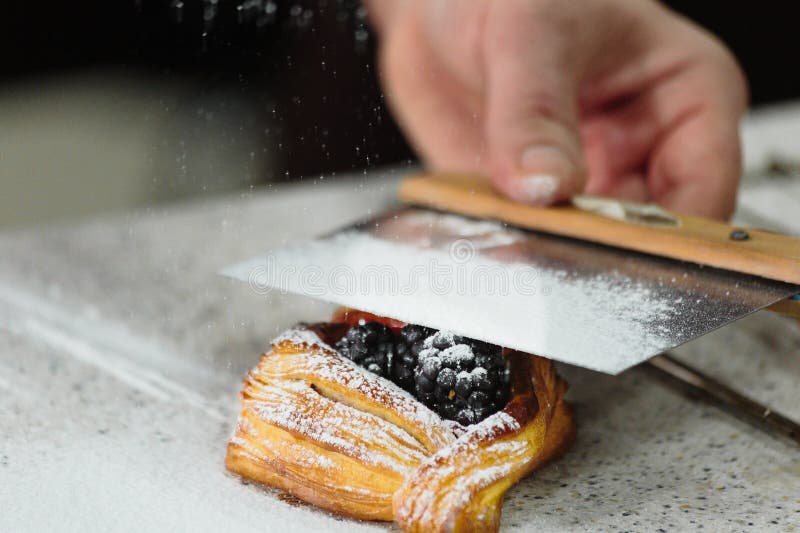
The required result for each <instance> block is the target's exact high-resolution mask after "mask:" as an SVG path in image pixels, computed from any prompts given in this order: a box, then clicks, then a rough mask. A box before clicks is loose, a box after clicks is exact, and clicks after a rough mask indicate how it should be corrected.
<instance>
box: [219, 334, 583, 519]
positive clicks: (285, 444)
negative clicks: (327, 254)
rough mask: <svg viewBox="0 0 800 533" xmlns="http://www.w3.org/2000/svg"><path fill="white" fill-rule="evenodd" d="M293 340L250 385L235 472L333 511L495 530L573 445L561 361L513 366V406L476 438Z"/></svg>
mask: <svg viewBox="0 0 800 533" xmlns="http://www.w3.org/2000/svg"><path fill="white" fill-rule="evenodd" d="M328 330H329V328H326V327H321V326H314V327H310V328H308V329H303V330H296V331H294V332H289V333H288V334H285V335H283V336H282V337H281V338H279V339H277V340H276V341H275V342H274V343H273V348H272V350H271V351H270V352H269V353H268V354H266V355H264V356H263V357H262V360H261V362H260V363H259V364H258V366H256V367H255V368H254V369H253V370H252V371H251V372H250V374H249V375H248V377H247V378H246V379H245V382H244V388H243V390H242V393H241V401H242V412H241V414H240V416H239V423H238V427H237V429H236V432H235V433H234V435H233V437H232V438H231V442H230V444H229V445H228V454H227V457H226V467H227V468H228V469H229V470H231V471H232V472H236V473H238V474H240V475H242V476H245V477H247V478H250V479H254V480H256V481H258V482H261V483H264V484H267V485H270V486H274V487H277V488H280V489H282V490H285V491H286V492H289V493H290V494H292V495H294V496H296V497H298V498H300V499H302V500H305V501H307V502H310V503H312V504H314V505H317V506H319V507H322V508H324V509H327V510H330V511H334V512H337V513H340V514H343V515H347V516H350V517H354V518H360V519H367V520H397V522H398V523H399V524H400V525H401V526H402V527H403V528H404V529H405V530H406V531H419V532H422V531H496V530H497V529H498V527H499V520H500V509H501V506H502V500H503V495H504V494H505V492H506V490H508V488H509V487H510V486H511V485H513V484H514V483H516V482H517V481H518V480H519V479H521V478H522V477H523V476H525V475H527V474H528V473H530V472H531V471H532V470H533V469H535V468H537V467H538V466H540V465H541V464H543V463H544V462H546V461H548V460H549V459H551V458H553V457H555V456H556V455H558V454H559V453H561V452H563V451H564V450H565V449H566V447H567V446H568V444H569V442H570V440H571V439H572V435H573V434H574V424H573V422H572V416H571V413H570V411H569V408H568V406H567V405H566V403H564V401H563V396H564V393H565V392H566V383H565V382H564V381H563V380H561V379H560V378H559V377H558V376H557V375H556V373H555V370H554V368H553V365H552V362H551V361H549V360H547V359H543V358H540V357H535V356H529V355H526V354H520V353H511V354H509V355H508V357H509V363H510V365H511V373H512V376H513V382H512V399H511V401H510V402H509V403H508V405H507V406H506V407H505V408H504V410H503V411H501V412H499V413H496V414H495V415H492V416H491V417H489V418H487V419H486V420H484V421H483V422H481V423H479V424H475V425H473V426H470V427H469V428H466V431H465V432H464V433H463V434H462V435H461V436H460V437H457V436H456V434H455V433H454V432H453V427H454V426H453V424H452V423H449V422H446V421H444V420H442V419H441V418H439V417H438V416H437V415H436V414H435V413H433V412H432V411H430V410H429V409H427V408H426V407H425V406H423V405H422V404H421V403H420V402H418V401H416V400H415V399H414V398H413V397H411V396H410V395H408V394H407V393H405V392H404V391H402V390H401V389H400V388H399V387H397V386H396V385H395V384H393V383H391V382H389V381H387V380H384V379H381V378H378V377H377V376H375V375H373V374H371V373H369V372H367V371H365V370H363V369H361V368H359V367H357V366H356V365H355V364H353V363H352V362H350V361H349V360H347V359H345V358H343V357H341V356H340V355H339V354H338V353H336V352H335V351H334V350H333V349H331V348H330V347H329V346H328V345H327V344H326V343H325V341H327V340H329V339H330V338H329V337H328V338H326V339H324V340H323V339H321V338H320V337H319V335H318V334H320V335H323V336H325V334H326V332H327V331H328Z"/></svg>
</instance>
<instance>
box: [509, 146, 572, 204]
mask: <svg viewBox="0 0 800 533" xmlns="http://www.w3.org/2000/svg"><path fill="white" fill-rule="evenodd" d="M520 170H521V175H520V177H519V178H518V181H517V190H518V194H519V196H520V197H519V198H518V199H519V200H522V201H524V202H527V203H531V204H536V205H548V204H551V203H553V202H554V201H556V200H559V199H560V198H558V197H557V196H558V193H559V188H560V185H561V184H562V182H564V181H567V180H569V179H571V178H572V176H573V174H574V172H575V166H574V164H573V163H572V161H570V159H569V158H568V157H567V156H566V154H564V152H563V151H562V150H560V149H558V148H556V147H554V146H531V147H529V148H528V149H526V150H525V151H524V152H523V153H522V158H521V159H520Z"/></svg>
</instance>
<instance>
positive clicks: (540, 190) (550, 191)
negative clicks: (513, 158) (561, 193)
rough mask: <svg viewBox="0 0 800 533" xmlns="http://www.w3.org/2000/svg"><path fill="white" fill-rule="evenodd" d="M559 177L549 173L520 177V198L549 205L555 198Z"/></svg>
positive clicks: (537, 203)
mask: <svg viewBox="0 0 800 533" xmlns="http://www.w3.org/2000/svg"><path fill="white" fill-rule="evenodd" d="M558 183H559V179H558V178H556V177H555V176H550V175H548V174H539V175H535V176H523V177H522V178H520V179H519V182H518V188H519V196H520V199H521V200H523V201H525V202H528V203H531V204H536V205H547V204H550V203H552V202H553V200H554V199H555V195H556V191H557V190H558Z"/></svg>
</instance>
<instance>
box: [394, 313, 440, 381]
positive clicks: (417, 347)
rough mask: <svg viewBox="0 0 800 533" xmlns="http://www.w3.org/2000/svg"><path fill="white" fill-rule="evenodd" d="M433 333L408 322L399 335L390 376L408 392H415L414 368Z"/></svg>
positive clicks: (428, 329)
mask: <svg viewBox="0 0 800 533" xmlns="http://www.w3.org/2000/svg"><path fill="white" fill-rule="evenodd" d="M433 333H434V330H432V329H430V328H426V327H425V326H416V325H414V324H408V325H407V326H404V327H403V329H401V330H400V333H399V334H398V335H397V339H396V340H395V345H394V356H393V357H392V364H391V369H390V373H389V377H390V378H391V380H392V381H394V382H395V383H397V384H398V385H399V386H400V387H402V388H403V389H405V390H407V391H408V392H411V393H414V369H415V368H416V367H417V359H418V357H419V352H420V351H421V350H422V349H423V347H424V346H423V343H424V342H425V339H427V338H428V337H430V336H431V335H433Z"/></svg>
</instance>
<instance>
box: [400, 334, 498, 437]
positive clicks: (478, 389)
mask: <svg viewBox="0 0 800 533" xmlns="http://www.w3.org/2000/svg"><path fill="white" fill-rule="evenodd" d="M414 381H415V387H416V396H417V398H418V399H419V400H420V401H421V402H422V403H424V404H425V405H427V406H428V407H430V408H431V409H433V410H434V411H436V412H437V413H439V415H440V416H442V417H443V418H448V419H451V420H455V421H457V422H458V423H460V424H463V425H469V424H474V423H476V422H479V421H481V420H483V419H484V418H486V417H487V416H489V415H491V414H493V413H496V412H497V411H499V410H500V409H502V407H503V406H504V405H505V404H506V402H507V401H508V397H509V393H510V385H509V373H508V368H507V367H506V363H505V359H503V355H502V349H501V348H500V347H499V346H495V345H493V344H488V343H485V342H480V341H476V340H473V339H468V338H466V337H460V336H458V335H453V334H451V333H448V332H444V331H440V332H438V333H436V334H435V335H433V336H431V337H429V338H428V339H426V341H425V344H424V348H423V349H422V350H421V351H420V353H419V360H418V363H417V367H416V369H415V372H414Z"/></svg>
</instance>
